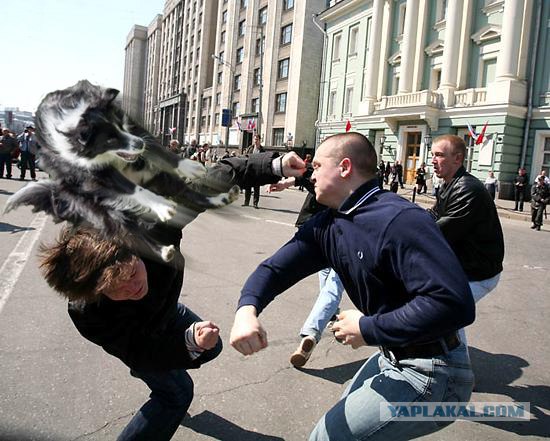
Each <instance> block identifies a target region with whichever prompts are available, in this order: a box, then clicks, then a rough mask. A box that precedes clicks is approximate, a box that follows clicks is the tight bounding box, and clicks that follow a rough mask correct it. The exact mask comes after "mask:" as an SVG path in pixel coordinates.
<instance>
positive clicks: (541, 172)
mask: <svg viewBox="0 0 550 441" xmlns="http://www.w3.org/2000/svg"><path fill="white" fill-rule="evenodd" d="M541 176H542V177H543V178H544V183H545V184H547V185H550V178H549V177H548V176H547V175H546V170H541V171H540V174H539V175H538V176H537V177H536V178H535V184H536V183H537V182H539V178H540V177H541Z"/></svg>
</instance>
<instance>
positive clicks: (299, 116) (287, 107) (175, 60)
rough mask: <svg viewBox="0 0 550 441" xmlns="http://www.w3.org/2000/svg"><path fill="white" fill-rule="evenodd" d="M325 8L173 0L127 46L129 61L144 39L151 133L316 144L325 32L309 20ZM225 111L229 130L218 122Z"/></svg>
mask: <svg viewBox="0 0 550 441" xmlns="http://www.w3.org/2000/svg"><path fill="white" fill-rule="evenodd" d="M326 7H327V1H326V0H304V1H300V2H296V1H294V0H280V1H275V2H273V1H272V2H269V1H268V0H209V1H204V0H167V1H166V3H165V7H164V11H163V14H162V16H161V17H157V18H155V20H153V22H152V23H151V24H150V25H149V27H148V28H143V27H139V28H140V32H141V33H140V34H139V36H138V35H137V34H136V33H135V32H132V33H131V34H130V36H129V39H128V45H127V52H126V59H127V60H126V63H127V64H128V63H129V62H130V60H129V59H132V60H134V59H135V58H136V57H135V55H134V52H133V48H134V47H136V46H138V41H137V40H138V39H139V45H140V46H139V47H141V41H142V39H143V38H145V39H146V49H145V52H144V53H145V61H144V62H143V63H142V71H143V76H144V80H143V88H142V91H141V94H142V98H141V101H142V102H143V104H142V106H143V110H142V112H143V118H142V120H143V121H144V123H145V126H146V127H147V129H148V130H150V131H151V132H152V133H154V134H155V135H157V136H159V137H160V138H162V141H163V142H164V143H167V142H168V140H169V139H171V138H177V139H179V140H180V141H182V142H186V143H188V142H191V141H192V140H196V141H197V142H199V143H203V142H210V143H213V144H220V143H227V144H229V145H230V146H232V147H238V148H243V147H246V146H247V145H249V144H250V143H251V139H252V136H253V134H254V133H259V134H260V135H261V137H262V142H263V144H264V145H269V146H290V145H292V146H295V145H298V146H300V147H304V148H313V146H314V143H315V124H316V119H317V114H318V112H317V109H318V101H319V82H318V78H319V75H320V70H321V61H322V59H321V57H320V56H319V54H320V53H321V52H322V50H323V38H322V32H321V30H320V29H319V28H318V26H316V25H315V23H314V22H313V20H312V16H313V15H315V14H318V13H320V12H321V11H323V10H324V9H326ZM144 29H145V31H144ZM144 32H145V34H146V37H143V34H144ZM132 37H133V38H132ZM127 78H128V79H131V78H132V77H130V76H125V92H126V93H127V94H128V96H129V97H131V98H129V99H132V100H135V97H136V94H139V92H138V91H136V90H135V88H133V87H132V88H131V87H130V85H132V86H133V85H134V84H135V82H134V83H131V84H130V83H129V85H128V87H127V86H126V80H127ZM126 93H125V95H126ZM137 101H138V102H139V101H140V100H137ZM128 108H129V107H127V106H125V109H128ZM224 109H229V110H230V111H231V118H230V120H229V127H225V126H222V124H221V123H222V113H223V110H224Z"/></svg>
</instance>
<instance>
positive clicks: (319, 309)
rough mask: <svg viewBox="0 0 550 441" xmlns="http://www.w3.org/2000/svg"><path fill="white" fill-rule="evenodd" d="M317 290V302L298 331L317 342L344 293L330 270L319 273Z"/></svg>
mask: <svg viewBox="0 0 550 441" xmlns="http://www.w3.org/2000/svg"><path fill="white" fill-rule="evenodd" d="M319 288H320V290H319V295H318V297H317V300H316V301H315V304H314V305H313V308H312V309H311V312H310V313H309V315H308V317H307V319H306V321H305V322H304V324H303V326H302V329H301V330H300V335H301V336H306V335H311V336H313V337H315V339H316V340H317V342H318V341H319V340H321V334H322V333H323V330H324V329H325V327H326V326H327V324H328V322H329V321H330V318H331V317H332V316H333V315H334V314H336V313H337V312H338V307H339V306H340V302H341V300H342V294H343V292H344V286H343V285H342V281H341V280H340V277H338V274H336V272H335V271H334V270H333V269H331V268H325V269H324V270H321V271H319Z"/></svg>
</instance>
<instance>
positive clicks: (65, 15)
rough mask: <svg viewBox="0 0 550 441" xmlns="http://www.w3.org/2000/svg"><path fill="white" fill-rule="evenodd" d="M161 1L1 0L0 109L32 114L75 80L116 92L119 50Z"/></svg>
mask: <svg viewBox="0 0 550 441" xmlns="http://www.w3.org/2000/svg"><path fill="white" fill-rule="evenodd" d="M163 7H164V0H4V1H2V5H1V6H0V18H1V23H2V24H1V26H0V36H1V37H0V47H2V58H1V61H0V108H3V107H19V108H20V110H28V111H32V112H34V111H35V110H36V107H37V106H38V104H39V103H40V100H41V99H42V97H43V96H44V95H45V94H47V93H48V92H51V91H53V90H57V89H64V88H65V87H68V86H71V85H73V84H75V83H76V82H77V81H79V80H81V79H88V80H90V81H91V82H92V83H95V84H100V85H102V86H107V87H114V88H116V89H119V90H120V91H122V82H123V75H124V47H125V45H126V37H127V36H128V33H129V32H130V30H131V28H132V26H133V25H134V24H140V25H143V26H148V25H149V23H150V22H151V21H152V20H153V19H154V17H155V15H156V14H162V10H163Z"/></svg>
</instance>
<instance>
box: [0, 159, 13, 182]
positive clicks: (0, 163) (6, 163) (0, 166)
mask: <svg viewBox="0 0 550 441" xmlns="http://www.w3.org/2000/svg"><path fill="white" fill-rule="evenodd" d="M4 167H5V168H6V178H11V154H10V153H0V177H2V176H4Z"/></svg>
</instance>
